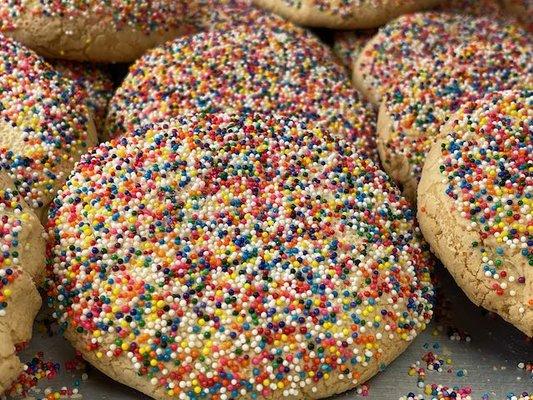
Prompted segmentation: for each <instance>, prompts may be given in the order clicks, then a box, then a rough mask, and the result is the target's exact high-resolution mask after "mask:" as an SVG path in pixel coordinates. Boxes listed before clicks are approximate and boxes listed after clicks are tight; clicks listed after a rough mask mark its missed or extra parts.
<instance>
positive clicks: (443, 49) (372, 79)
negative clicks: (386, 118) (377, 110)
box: [352, 3, 503, 106]
mask: <svg viewBox="0 0 533 400" xmlns="http://www.w3.org/2000/svg"><path fill="white" fill-rule="evenodd" d="M454 4H455V5H456V6H457V8H448V9H447V12H423V13H416V14H409V15H404V16H402V17H400V18H398V19H396V20H394V21H393V22H391V23H389V24H387V25H386V26H384V27H382V28H381V29H380V30H379V32H378V33H377V35H375V36H374V38H372V39H371V40H370V41H369V42H368V43H367V44H366V46H365V47H364V49H363V50H362V51H361V52H360V55H359V57H358V59H357V60H356V62H355V65H354V68H353V75H352V80H353V84H354V86H355V87H356V88H357V89H358V90H359V91H360V92H361V93H363V94H364V95H365V97H366V98H367V99H368V100H369V101H371V102H372V103H373V104H375V105H376V106H379V105H380V104H381V100H382V98H383V95H384V94H385V93H387V91H389V88H390V87H391V86H392V85H394V84H395V83H397V82H405V80H406V75H407V74H409V73H411V72H412V71H413V69H416V68H417V66H416V65H417V63H418V62H419V61H420V60H421V59H429V60H433V59H438V58H444V57H445V56H446V53H447V52H450V51H453V50H454V49H455V48H457V47H461V46H463V45H464V43H465V42H470V43H474V42H476V41H478V40H479V41H482V42H483V41H486V39H485V38H484V36H483V35H484V31H483V29H485V27H484V26H483V25H484V23H483V22H481V23H480V25H481V26H480V27H479V31H477V30H476V29H477V28H478V26H477V25H476V24H477V22H475V21H472V17H470V16H467V15H465V14H463V13H460V12H457V11H472V12H473V13H474V14H475V13H476V8H475V7H465V8H464V9H463V8H461V7H459V6H458V4H457V3H452V5H454ZM485 9H486V10H487V11H486V13H487V14H489V16H490V17H487V19H488V18H492V19H494V17H495V14H494V13H495V12H497V9H495V8H494V7H491V6H490V5H487V6H486V7H485ZM451 11H454V12H451ZM478 11H480V10H478ZM485 15H486V14H485ZM502 23H503V22H502Z"/></svg>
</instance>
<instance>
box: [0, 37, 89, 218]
mask: <svg viewBox="0 0 533 400" xmlns="http://www.w3.org/2000/svg"><path fill="white" fill-rule="evenodd" d="M0 87H2V91H1V93H0V104H1V107H0V116H1V117H2V118H1V121H0V133H1V134H0V170H4V171H6V172H7V173H8V174H9V176H10V178H11V179H12V180H13V182H14V184H15V186H16V187H17V189H18V191H19V192H20V193H21V194H22V196H23V197H24V200H25V201H26V203H28V205H29V206H31V207H32V208H33V209H34V210H35V212H36V213H37V215H38V216H39V218H41V219H42V220H43V219H45V216H46V210H47V207H48V204H49V203H50V202H51V201H52V199H53V197H54V196H55V194H56V191H57V190H58V189H59V188H60V187H61V186H62V185H63V183H64V182H65V180H66V178H67V176H68V174H69V173H70V170H71V168H72V167H73V166H74V164H75V162H76V161H78V160H79V158H80V156H81V154H83V153H84V152H86V151H87V150H88V148H89V147H90V146H91V145H94V144H96V132H95V128H94V124H93V122H92V119H91V117H90V111H89V109H88V108H87V106H86V105H85V99H84V96H85V94H84V91H83V90H81V88H80V87H79V85H77V84H76V83H75V82H73V81H72V80H70V79H67V78H65V77H63V76H62V75H61V74H60V73H59V72H57V71H55V70H54V69H53V68H52V66H51V65H50V64H48V63H47V62H45V61H44V60H43V59H42V58H40V57H39V56H37V55H36V54H35V53H34V52H33V51H31V50H28V49H26V48H25V47H23V46H21V45H20V44H18V43H17V42H15V41H13V40H11V39H9V38H5V37H4V36H2V35H1V34H0Z"/></svg>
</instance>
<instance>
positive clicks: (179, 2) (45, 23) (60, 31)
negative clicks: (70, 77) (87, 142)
mask: <svg viewBox="0 0 533 400" xmlns="http://www.w3.org/2000/svg"><path fill="white" fill-rule="evenodd" d="M197 8H198V3H197V2H196V1H194V0H193V1H184V0H132V1H123V0H110V1H101V0H62V1H54V0H42V1H33V0H1V1H0V21H1V22H0V31H2V32H3V33H4V34H7V35H10V36H12V37H14V38H15V39H17V40H18V41H20V42H22V43H24V44H25V45H27V46H28V47H30V48H32V49H34V50H35V51H37V52H39V53H40V54H42V55H45V56H48V57H52V58H62V59H70V60H76V61H97V62H127V61H133V60H134V59H135V58H137V57H139V56H140V55H141V54H142V53H143V52H144V51H145V50H147V49H149V48H151V47H153V46H156V45H158V44H160V43H163V42H165V41H167V40H169V39H172V38H174V37H176V36H178V35H180V34H184V33H190V32H194V31H195V29H196V28H195V27H194V26H193V22H192V21H191V16H192V15H193V14H194V13H195V12H196V10H197Z"/></svg>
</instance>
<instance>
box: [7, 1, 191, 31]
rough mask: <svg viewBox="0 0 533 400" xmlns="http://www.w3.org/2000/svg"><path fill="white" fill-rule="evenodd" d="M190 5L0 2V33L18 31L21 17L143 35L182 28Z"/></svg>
mask: <svg viewBox="0 0 533 400" xmlns="http://www.w3.org/2000/svg"><path fill="white" fill-rule="evenodd" d="M193 5H194V2H188V1H183V0H132V1H123V0H108V1H101V0H75V1H74V0H62V1H39V2H34V1H32V0H2V1H1V2H0V31H2V32H9V31H12V30H14V29H17V28H19V26H18V22H19V19H20V18H22V16H24V15H26V16H27V15H31V16H37V17H50V18H67V19H69V20H72V19H75V18H85V19H90V20H99V21H100V20H102V19H104V20H105V23H106V24H109V25H110V26H112V27H113V28H114V29H116V30H122V29H126V28H130V27H132V28H135V29H139V30H141V31H143V32H145V33H147V34H148V33H151V32H154V31H158V30H167V29H171V28H175V27H182V26H183V21H184V20H186V19H187V18H189V17H190V16H191V15H192V14H193V13H194V12H195V11H196V8H194V6H193Z"/></svg>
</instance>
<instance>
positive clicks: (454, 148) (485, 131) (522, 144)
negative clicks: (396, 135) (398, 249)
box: [418, 90, 533, 336]
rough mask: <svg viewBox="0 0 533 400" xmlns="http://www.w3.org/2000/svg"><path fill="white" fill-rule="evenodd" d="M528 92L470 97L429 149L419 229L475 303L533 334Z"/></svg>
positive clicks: (532, 98)
mask: <svg viewBox="0 0 533 400" xmlns="http://www.w3.org/2000/svg"><path fill="white" fill-rule="evenodd" d="M532 106H533V93H532V92H531V91H530V90H524V91H518V90H516V91H506V92H498V93H493V94H491V95H489V96H487V97H486V98H484V99H482V100H478V101H475V102H469V103H467V104H465V105H463V106H462V107H461V108H460V109H459V110H458V111H457V113H455V114H454V115H453V116H452V117H451V119H450V121H449V122H448V123H447V124H446V125H445V126H444V128H443V130H442V134H443V136H442V137H441V138H440V139H439V140H438V141H437V142H436V143H435V144H434V145H433V147H432V148H431V151H430V153H429V155H428V158H427V161H426V164H425V166H424V170H423V173H422V180H421V182H420V190H419V192H418V193H419V194H418V213H419V219H420V224H421V226H422V230H423V232H424V236H425V237H426V238H427V239H428V241H429V242H430V244H431V247H432V249H433V251H434V252H435V253H436V254H437V255H438V257H439V258H440V259H441V261H442V262H443V263H444V265H445V266H446V267H447V268H448V270H450V272H451V273H452V275H453V276H454V277H455V279H456V281H457V283H458V284H459V285H460V286H461V288H462V289H463V290H464V291H465V293H466V294H467V295H468V296H469V297H470V298H471V299H472V301H474V302H475V303H476V304H480V305H482V306H483V307H485V308H487V309H489V310H491V311H494V312H497V313H498V314H500V315H501V316H502V317H503V318H505V319H506V320H508V321H509V322H511V323H512V324H514V325H515V326H517V327H518V328H519V329H521V330H522V331H523V332H524V333H526V334H527V335H528V336H533V212H532V199H533V179H532V177H533V175H532V171H533V140H532V138H533V136H532V132H531V127H532V121H533V111H532V110H533V108H532Z"/></svg>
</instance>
